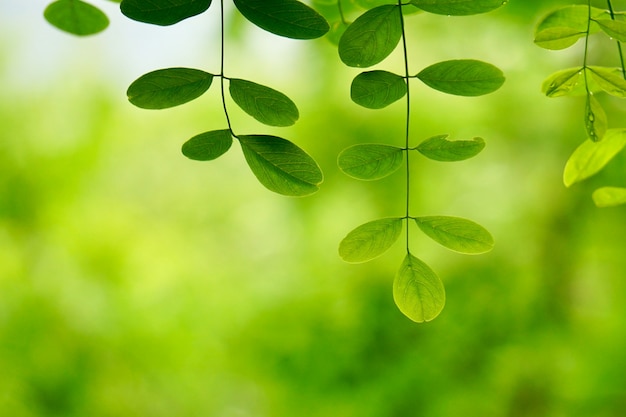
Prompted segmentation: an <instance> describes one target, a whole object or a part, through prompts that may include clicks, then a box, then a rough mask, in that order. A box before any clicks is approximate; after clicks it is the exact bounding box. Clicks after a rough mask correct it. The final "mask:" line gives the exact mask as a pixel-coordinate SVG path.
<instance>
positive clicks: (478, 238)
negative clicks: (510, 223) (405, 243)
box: [415, 216, 493, 254]
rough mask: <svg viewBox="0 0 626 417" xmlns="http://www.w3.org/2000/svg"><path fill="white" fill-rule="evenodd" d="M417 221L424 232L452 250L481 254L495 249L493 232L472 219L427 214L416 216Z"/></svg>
mask: <svg viewBox="0 0 626 417" xmlns="http://www.w3.org/2000/svg"><path fill="white" fill-rule="evenodd" d="M415 222H416V223H417V225H418V226H419V228H420V229H421V230H422V232H424V233H425V234H426V235H428V236H429V237H430V238H431V239H433V240H434V241H436V242H437V243H439V244H441V245H443V246H445V247H446V248H448V249H450V250H453V251H456V252H461V253H466V254H479V253H485V252H489V251H490V250H491V249H493V237H492V236H491V234H490V233H489V232H488V231H487V230H486V229H485V228H484V227H482V226H481V225H479V224H476V223H474V222H473V221H471V220H467V219H462V218H459V217H450V216H426V217H416V218H415Z"/></svg>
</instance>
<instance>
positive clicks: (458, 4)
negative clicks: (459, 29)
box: [411, 0, 506, 16]
mask: <svg viewBox="0 0 626 417" xmlns="http://www.w3.org/2000/svg"><path fill="white" fill-rule="evenodd" d="M411 3H412V4H413V5H415V6H416V7H419V8H420V9H422V10H424V11H426V12H429V13H436V14H443V15H448V16H468V15H472V14H480V13H487V12H490V11H492V10H495V9H497V8H498V7H500V6H502V5H504V4H505V3H506V1H503V0H411Z"/></svg>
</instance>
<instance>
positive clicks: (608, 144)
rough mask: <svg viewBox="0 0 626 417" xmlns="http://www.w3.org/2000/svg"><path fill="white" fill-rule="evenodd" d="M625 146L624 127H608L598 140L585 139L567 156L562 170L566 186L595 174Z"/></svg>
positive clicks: (625, 135)
mask: <svg viewBox="0 0 626 417" xmlns="http://www.w3.org/2000/svg"><path fill="white" fill-rule="evenodd" d="M624 146H626V129H609V130H607V132H606V133H605V135H604V138H603V139H602V140H601V141H600V142H593V141H591V140H586V141H585V142H583V143H582V144H581V145H580V146H579V147H578V148H576V150H575V151H574V153H572V156H570V157H569V159H568V161H567V164H565V170H564V171H563V183H564V184H565V186H566V187H569V186H571V185H572V184H575V183H577V182H579V181H582V180H584V179H586V178H589V177H591V176H592V175H595V174H596V173H597V172H598V171H600V170H601V169H602V168H604V167H605V166H606V164H608V163H609V162H610V161H611V159H613V157H615V155H617V154H618V153H619V152H620V151H621V150H622V149H623V148H624Z"/></svg>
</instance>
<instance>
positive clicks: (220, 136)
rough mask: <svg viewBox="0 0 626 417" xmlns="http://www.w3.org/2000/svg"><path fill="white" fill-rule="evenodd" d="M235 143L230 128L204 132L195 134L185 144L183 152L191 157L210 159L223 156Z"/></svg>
mask: <svg viewBox="0 0 626 417" xmlns="http://www.w3.org/2000/svg"><path fill="white" fill-rule="evenodd" d="M232 143H233V137H232V134H231V131H230V130H228V129H224V130H214V131H211V132H204V133H201V134H199V135H196V136H194V137H193V138H191V139H189V140H188V141H187V142H185V143H184V144H183V148H182V152H183V155H185V156H186V157H187V158H189V159H194V160H196V161H210V160H212V159H215V158H217V157H219V156H222V155H223V154H225V153H226V151H228V150H229V149H230V146H231V145H232Z"/></svg>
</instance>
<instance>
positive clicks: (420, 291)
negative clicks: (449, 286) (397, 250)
mask: <svg viewBox="0 0 626 417" xmlns="http://www.w3.org/2000/svg"><path fill="white" fill-rule="evenodd" d="M393 299H394V301H395V303H396V305H397V306H398V308H399V309H400V311H401V312H402V314H404V315H405V316H407V317H408V318H410V319H411V320H413V321H415V322H417V323H423V322H425V321H431V320H432V319H434V318H435V317H437V316H438V315H439V313H441V310H443V307H444V305H445V304H446V291H445V288H444V286H443V282H441V280H440V279H439V277H438V276H437V274H435V272H434V271H433V270H432V269H430V267H429V266H428V265H426V264H425V263H424V262H422V261H421V260H420V259H418V258H416V257H415V256H413V255H411V254H410V253H409V254H407V255H406V257H405V258H404V261H403V262H402V266H400V269H399V270H398V272H397V274H396V277H395V279H394V281H393Z"/></svg>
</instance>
